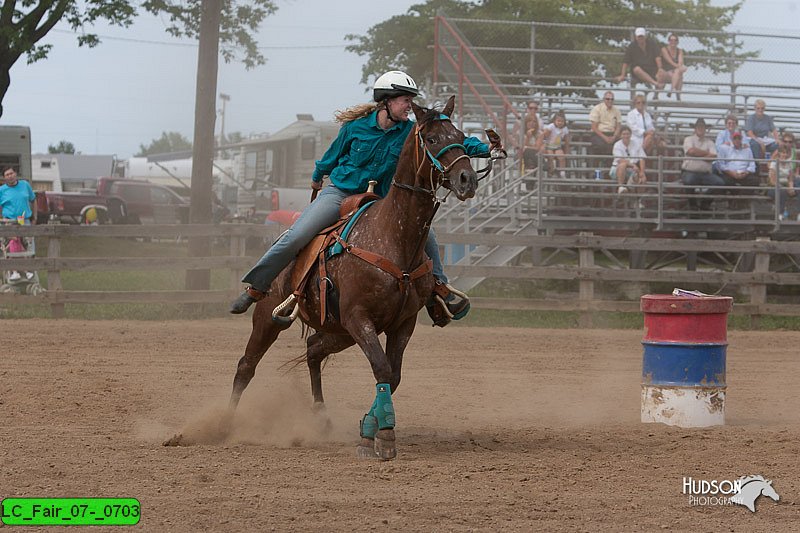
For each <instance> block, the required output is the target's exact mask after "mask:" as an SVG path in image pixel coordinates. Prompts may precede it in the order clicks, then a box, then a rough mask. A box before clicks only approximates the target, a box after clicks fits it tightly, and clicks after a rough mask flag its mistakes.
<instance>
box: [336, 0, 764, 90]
mask: <svg viewBox="0 0 800 533" xmlns="http://www.w3.org/2000/svg"><path fill="white" fill-rule="evenodd" d="M741 5H742V1H739V2H737V3H734V4H732V5H730V6H726V7H714V6H711V5H710V1H709V0H691V1H683V0H605V1H602V2H598V1H597V0H480V1H477V2H469V1H458V0H428V1H427V2H426V3H424V4H416V5H414V6H412V7H411V8H409V10H408V13H406V14H405V15H398V16H395V17H392V18H391V19H389V20H386V21H384V22H381V23H379V24H376V25H375V26H373V27H372V28H370V29H369V30H368V31H367V34H366V35H348V36H347V39H348V40H350V41H352V42H353V43H354V44H351V45H349V46H348V47H347V50H348V51H350V52H354V53H356V54H359V55H362V56H367V62H366V63H365V64H364V67H363V68H362V79H361V81H362V82H364V83H366V82H367V81H368V80H369V78H370V77H371V76H374V75H378V74H380V73H382V72H385V71H386V70H390V69H396V68H400V69H405V70H407V71H408V72H409V74H411V75H412V76H414V79H415V80H416V81H417V83H419V84H421V85H423V86H426V87H428V88H430V87H431V85H432V81H433V52H432V47H433V44H434V35H433V33H434V24H433V23H432V21H431V18H432V17H434V16H435V15H436V14H437V12H438V11H439V10H440V9H441V10H443V11H444V12H445V13H447V15H448V16H450V17H461V18H473V19H488V20H510V21H519V22H523V21H524V22H531V21H537V22H544V21H546V22H565V23H572V24H592V25H596V26H617V27H619V26H623V27H630V28H633V27H636V26H658V27H663V28H683V29H692V30H713V31H715V32H719V31H720V30H722V31H724V30H725V28H727V27H728V26H729V25H730V24H731V22H732V21H733V17H734V15H735V14H736V12H737V11H738V10H739V8H740V7H741ZM460 29H461V30H462V31H464V33H465V34H466V35H465V36H466V38H467V39H468V40H469V41H470V42H472V43H473V44H482V45H484V46H487V47H492V46H494V47H498V39H497V36H496V35H495V36H494V37H495V40H494V42H491V41H489V42H487V41H488V39H487V35H486V34H487V33H488V32H486V26H485V25H481V24H470V25H463V26H460ZM470 31H472V32H473V33H472V34H469V32H470ZM620 34H621V32H620V30H619V29H613V30H612V29H609V30H605V29H600V28H596V29H592V31H586V29H585V28H580V27H575V28H564V27H560V28H558V30H557V31H549V32H544V31H537V33H536V47H537V48H540V49H543V48H547V49H562V50H584V51H596V52H597V53H596V54H586V55H583V56H580V57H576V56H570V60H569V63H568V64H565V61H564V59H563V57H564V56H563V55H559V54H546V55H545V54H543V55H542V58H539V57H537V61H536V65H535V71H534V76H533V77H536V76H541V75H548V74H558V75H559V76H560V79H559V80H558V82H559V85H561V87H559V88H556V89H553V90H552V91H551V92H558V93H564V94H569V93H574V92H577V91H574V90H572V89H570V87H569V86H570V85H585V84H586V81H585V80H578V79H572V78H571V77H572V76H575V77H577V76H591V75H595V76H598V77H599V76H613V75H616V74H617V73H619V69H620V64H621V59H620V58H618V57H614V56H609V55H608V54H607V52H608V51H609V50H619V51H622V50H624V47H625V46H627V44H628V39H620ZM622 34H623V35H624V33H622ZM698 40H699V42H700V45H701V46H702V50H698V51H697V54H698V55H700V56H706V57H709V58H711V59H701V60H699V61H696V62H695V64H696V65H698V66H705V67H708V68H710V69H711V70H712V71H714V72H719V71H721V70H723V69H725V68H727V67H728V66H729V65H730V63H729V62H727V61H725V60H722V59H714V58H715V57H716V58H721V57H722V56H723V54H724V55H725V56H729V55H730V54H731V52H732V51H731V49H730V44H731V43H730V40H729V38H728V36H726V35H725V34H722V33H713V34H712V33H709V34H704V35H701V36H699V37H698ZM501 47H504V48H518V49H527V48H530V26H529V25H525V24H520V25H515V26H508V27H507V28H505V29H504V34H503V36H502V46H501ZM481 55H482V57H483V59H484V60H486V62H487V63H488V64H489V65H490V66H493V67H496V70H497V71H498V72H503V73H508V74H512V75H516V76H517V79H518V80H519V82H520V83H525V82H526V81H533V80H532V79H531V77H530V71H529V69H530V61H529V58H528V57H526V55H525V54H509V53H508V52H506V51H504V50H482V51H481ZM746 55H749V54H739V55H738V57H744V56H746ZM525 76H528V78H527V79H526V78H525ZM549 84H553V85H555V83H554V82H552V81H550V82H549Z"/></svg>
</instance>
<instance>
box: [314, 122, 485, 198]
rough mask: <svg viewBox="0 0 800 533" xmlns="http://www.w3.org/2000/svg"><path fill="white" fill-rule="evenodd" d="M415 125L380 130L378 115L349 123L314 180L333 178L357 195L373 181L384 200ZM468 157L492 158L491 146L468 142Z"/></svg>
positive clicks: (471, 139)
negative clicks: (490, 155)
mask: <svg viewBox="0 0 800 533" xmlns="http://www.w3.org/2000/svg"><path fill="white" fill-rule="evenodd" d="M413 128H414V122H411V121H410V120H408V121H405V122H398V123H396V124H394V125H393V126H392V127H391V128H389V129H387V130H384V129H382V128H381V127H380V126H378V112H377V111H373V112H372V113H370V114H369V115H367V116H366V117H363V118H359V119H356V120H352V121H350V122H347V123H345V124H344V125H343V126H342V128H341V129H340V130H339V135H338V136H337V137H336V139H334V141H333V143H332V144H331V145H330V147H329V148H328V150H327V151H326V152H325V154H324V155H323V156H322V159H320V160H319V161H317V162H316V165H315V168H314V173H313V174H312V176H311V179H312V180H314V181H315V182H320V181H322V179H323V177H325V176H330V180H331V183H332V184H333V185H335V186H336V187H337V188H338V189H341V190H343V191H346V192H349V193H352V194H356V193H361V192H364V191H366V190H367V185H368V183H369V180H375V181H377V182H378V185H377V186H376V187H375V192H376V193H377V194H378V195H380V196H381V197H384V196H386V195H387V194H388V193H389V187H390V186H391V184H392V177H393V176H394V173H395V170H396V169H397V161H398V159H400V152H401V151H402V149H403V144H404V143H405V142H406V137H408V135H409V133H410V132H411V130H412V129H413ZM464 147H465V148H466V149H467V154H469V155H470V156H476V157H488V156H489V146H488V145H486V144H485V143H482V142H481V141H480V140H478V139H476V138H475V137H467V138H466V139H464Z"/></svg>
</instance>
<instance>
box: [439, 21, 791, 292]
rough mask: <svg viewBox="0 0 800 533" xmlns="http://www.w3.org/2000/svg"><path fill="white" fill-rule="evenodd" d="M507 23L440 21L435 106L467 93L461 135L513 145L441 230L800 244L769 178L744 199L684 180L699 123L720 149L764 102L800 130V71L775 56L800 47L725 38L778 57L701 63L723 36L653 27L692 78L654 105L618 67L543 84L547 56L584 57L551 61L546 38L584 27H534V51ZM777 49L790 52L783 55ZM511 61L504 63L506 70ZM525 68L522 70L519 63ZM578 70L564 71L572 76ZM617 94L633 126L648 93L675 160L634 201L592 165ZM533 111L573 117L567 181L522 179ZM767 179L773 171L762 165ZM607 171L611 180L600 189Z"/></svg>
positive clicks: (495, 257) (777, 38)
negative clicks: (728, 130) (594, 139)
mask: <svg viewBox="0 0 800 533" xmlns="http://www.w3.org/2000/svg"><path fill="white" fill-rule="evenodd" d="M506 24H510V23H508V22H504V21H486V20H481V21H472V20H468V19H453V18H448V17H446V16H444V15H439V16H437V18H436V31H435V34H436V42H435V45H434V49H435V54H436V61H435V65H436V68H435V73H434V89H435V95H438V96H445V95H448V94H452V93H456V94H458V99H457V102H458V104H457V119H458V121H459V125H460V126H461V128H462V129H464V131H465V132H468V133H474V134H476V135H478V134H480V132H481V130H482V129H484V128H486V127H493V128H495V129H497V131H498V132H500V133H501V135H503V134H504V138H505V139H506V146H507V147H509V148H511V149H510V150H509V152H510V157H509V159H508V160H507V161H506V162H505V163H504V164H503V163H501V164H496V166H495V171H494V172H493V174H492V176H491V177H489V178H487V179H486V180H485V182H482V185H481V187H480V188H479V191H478V194H477V196H476V198H474V199H472V200H470V201H468V202H465V203H455V204H454V205H451V204H448V205H447V206H444V207H443V208H442V209H441V210H440V212H439V215H438V218H437V221H436V228H437V230H439V231H446V232H465V233H466V232H473V233H474V232H481V233H504V234H509V233H510V234H517V235H520V234H521V235H524V234H553V233H577V232H581V231H592V232H596V233H597V232H599V233H602V232H608V233H613V234H622V235H640V236H642V235H646V236H659V235H664V236H694V237H697V236H701V237H704V236H712V235H713V236H719V237H722V238H736V237H737V236H744V237H749V236H753V235H769V236H771V237H773V238H778V239H794V238H796V237H797V235H799V234H800V222H798V217H799V216H800V213H798V207H800V206H793V207H792V212H791V213H790V216H788V217H783V216H781V215H782V213H778V212H777V209H776V208H775V205H774V202H773V201H772V199H771V198H769V197H767V195H766V193H767V191H768V190H769V189H770V187H769V186H768V185H767V176H766V173H764V172H763V171H762V174H761V185H760V186H758V187H753V188H749V189H745V188H740V189H741V190H739V191H738V192H739V193H740V194H737V195H735V196H732V195H730V194H729V191H727V190H725V188H718V189H716V190H714V188H708V189H705V190H703V191H687V190H686V188H685V187H683V186H682V185H681V183H680V181H679V180H680V164H681V162H682V161H683V152H682V146H683V139H684V138H685V137H686V136H688V135H691V134H692V133H693V124H694V122H695V121H696V120H697V119H698V118H703V119H705V121H706V123H707V124H708V125H709V131H708V134H707V135H708V136H709V137H711V138H712V139H713V138H714V137H715V136H716V134H717V132H718V131H720V130H721V129H722V128H723V124H724V119H725V117H726V116H727V115H728V114H734V115H736V116H737V117H738V118H739V124H740V126H743V125H744V120H745V117H746V115H747V114H750V113H752V108H753V103H754V101H755V100H756V99H759V98H761V99H764V100H765V101H766V102H767V113H768V114H769V115H771V116H772V117H773V118H774V119H775V122H776V125H777V127H778V129H779V130H784V129H786V130H789V131H794V132H798V131H800V106H798V104H797V102H798V101H800V61H794V60H793V59H792V60H785V58H782V57H780V56H779V55H771V54H776V52H775V50H776V49H779V50H783V49H786V48H787V47H789V46H790V48H789V49H793V48H794V45H795V42H796V40H797V39H798V38H800V37H797V36H787V35H763V34H748V33H731V34H721V33H719V32H717V34H716V37H717V38H724V39H725V40H726V42H728V41H730V44H731V49H733V50H749V49H750V45H749V44H748V43H751V42H758V43H763V42H764V41H765V40H767V41H768V42H769V44H770V46H766V45H765V46H763V50H759V53H757V54H752V55H750V56H748V58H746V59H741V58H733V57H722V56H721V57H718V58H713V57H712V58H709V57H708V56H703V55H700V53H699V52H693V46H694V45H696V44H697V43H699V42H700V39H701V38H707V37H708V35H707V34H708V33H714V32H706V34H701V32H697V31H693V30H674V29H659V28H650V29H649V31H650V34H651V35H655V36H657V37H660V40H661V41H662V42H663V41H665V40H666V39H665V37H666V35H668V34H669V33H676V34H679V35H681V36H682V37H681V44H680V46H681V47H682V48H684V49H685V50H686V63H687V65H688V66H689V69H690V70H689V72H687V73H686V76H685V79H684V88H683V91H682V92H681V100H680V101H678V100H677V99H676V97H675V95H672V96H671V97H667V95H666V92H667V90H669V88H667V89H666V90H664V91H660V92H659V93H658V94H656V93H654V91H653V89H652V88H650V87H647V86H644V85H641V86H638V87H635V86H632V85H631V83H630V82H629V81H628V82H625V83H623V84H615V83H613V82H612V81H611V79H612V78H613V76H614V75H615V74H616V72H613V70H611V68H610V67H607V68H608V70H609V72H604V71H600V72H594V73H587V74H585V75H576V74H575V72H574V70H575V69H572V71H570V72H569V74H566V73H565V74H564V75H563V76H561V75H559V73H558V72H552V71H550V72H548V73H541V72H539V71H538V70H537V68H536V65H537V64H539V63H540V62H541V61H542V60H543V58H544V59H546V57H547V55H548V54H557V57H558V64H562V63H563V64H564V65H567V66H569V62H570V58H571V57H573V55H571V54H574V57H581V56H584V55H585V54H586V52H585V51H580V50H574V51H569V50H545V49H541V48H540V47H539V46H538V43H539V42H540V38H541V36H542V34H543V33H545V32H546V31H557V30H558V29H559V27H565V26H569V27H570V28H573V29H574V28H575V27H576V25H566V24H554V23H553V24H545V23H534V22H531V23H530V27H531V30H530V32H531V36H530V39H529V42H530V45H529V46H527V47H519V46H516V47H514V46H513V45H512V44H510V43H506V42H504V41H503V39H504V37H503V36H504V35H505V34H506V33H507V32H506V31H505V30H506V27H505V26H504V25H506ZM517 24H519V23H517ZM580 29H582V30H583V31H588V32H591V31H599V30H602V31H603V32H604V33H605V34H606V35H607V34H608V33H609V32H610V31H617V32H618V33H619V36H620V38H619V42H625V41H629V40H630V38H631V32H632V28H627V27H625V28H622V27H612V28H610V27H599V26H585V27H581V28H580ZM541 40H543V41H546V39H541ZM776 43H783V44H786V46H775V44H776ZM751 51H752V50H751ZM509 54H512V55H513V54H518V55H520V56H523V58H524V60H527V61H528V62H529V64H530V69H529V71H528V72H506V71H504V70H503V69H504V65H506V64H508V63H513V61H510V60H507V56H508V55H509ZM606 55H607V56H609V57H611V59H610V60H609V61H608V63H609V64H618V63H619V62H621V56H622V52H621V51H618V50H617V51H608V52H606ZM501 56H502V57H504V58H505V59H506V60H504V61H499V60H497V58H498V57H501ZM524 60H523V59H519V60H518V61H516V64H517V65H519V64H522V63H524ZM707 60H718V63H717V68H716V69H713V70H712V69H708V68H701V67H698V68H696V69H695V70H692V64H693V62H696V63H697V64H701V63H703V64H707V63H708V61H707ZM614 61H616V63H614ZM704 61H705V63H704ZM720 65H721V67H720ZM776 65H779V67H776ZM726 66H727V69H726V68H725V67H726ZM776 68H780V69H781V76H769V75H768V74H767V73H769V72H774V71H775V69H776ZM568 70H569V68H567V67H565V72H566V71H568ZM567 77H568V90H565V84H566V83H567V82H565V81H564V78H567ZM795 80H796V81H797V82H798V84H797V85H794V84H793V81H795ZM607 90H610V91H612V92H613V93H614V94H615V105H616V106H617V107H618V108H619V109H620V111H621V113H622V115H623V121H624V118H625V115H627V112H628V111H629V110H630V108H631V101H632V99H633V97H634V96H635V95H636V94H640V93H643V94H645V95H646V97H647V102H648V103H647V108H648V111H649V112H650V114H651V115H652V116H653V119H654V121H655V123H656V129H657V131H658V133H659V135H660V136H661V137H662V138H663V139H665V140H666V150H665V152H662V155H660V156H653V157H649V158H648V160H647V169H648V172H647V174H648V183H647V184H646V185H643V186H633V187H632V189H633V190H632V192H631V194H627V195H619V194H617V192H616V188H617V187H616V184H615V183H612V181H611V180H610V179H608V176H607V172H606V171H607V169H608V168H609V167H610V160H609V161H606V162H605V163H604V164H603V165H596V164H595V163H596V159H595V158H594V157H590V156H589V154H588V146H589V142H588V141H589V133H590V124H589V120H588V114H589V110H590V109H591V107H593V106H594V105H596V104H597V103H599V102H600V101H601V95H602V93H603V92H605V91H607ZM531 100H536V101H538V102H539V103H540V113H541V116H542V118H543V120H544V122H545V123H548V122H549V118H548V117H550V116H551V115H552V114H553V113H555V112H556V111H562V112H564V113H565V115H566V116H567V119H568V126H569V129H570V148H571V150H570V154H568V164H567V167H566V168H564V169H557V170H564V171H565V172H566V178H561V177H559V174H560V173H559V172H556V173H548V172H546V171H545V169H546V167H547V165H546V164H545V161H544V160H543V159H542V158H541V156H540V160H539V164H538V165H537V168H536V169H533V170H530V171H525V170H524V169H522V165H521V162H520V161H519V160H518V159H517V156H518V154H517V153H516V151H515V150H514V149H513V147H514V146H516V145H517V144H518V142H517V139H513V138H512V137H511V132H512V131H514V124H515V123H516V122H517V121H519V120H521V119H522V117H523V116H524V113H525V111H524V110H525V106H526V104H527V102H528V101H531ZM520 129H521V128H520ZM798 137H800V136H798ZM764 163H766V162H765V161H762V164H764ZM760 168H762V169H763V165H762V167H760ZM598 169H599V170H601V171H602V177H603V179H599V180H597V179H594V178H595V174H596V172H595V171H596V170H598ZM698 192H699V195H698V194H697V193H698ZM690 199H695V200H697V199H704V200H707V202H706V203H707V204H709V205H710V208H709V209H703V210H702V211H701V210H699V209H697V208H696V207H695V206H696V205H697V202H690ZM797 203H798V204H800V202H797ZM523 250H524V248H522V247H508V246H497V247H479V248H478V249H474V250H472V251H471V253H469V254H467V255H466V257H464V258H460V257H453V256H452V254H450V255H451V256H450V257H448V254H446V257H445V260H446V261H447V262H450V263H457V262H459V261H460V262H469V263H471V264H481V265H503V264H509V263H510V262H512V261H514V260H515V259H516V258H517V257H518V256H519V254H521V253H522V252H523ZM448 253H449V252H448ZM479 282H480V280H479V279H470V280H464V279H462V280H459V283H458V284H459V286H460V287H461V288H464V289H469V288H471V287H473V286H474V285H475V284H477V283H479Z"/></svg>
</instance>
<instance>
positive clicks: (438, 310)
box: [425, 279, 470, 328]
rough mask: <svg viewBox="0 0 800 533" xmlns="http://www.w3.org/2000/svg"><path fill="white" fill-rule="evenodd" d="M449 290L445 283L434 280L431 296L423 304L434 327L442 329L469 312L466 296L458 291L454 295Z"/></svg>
mask: <svg viewBox="0 0 800 533" xmlns="http://www.w3.org/2000/svg"><path fill="white" fill-rule="evenodd" d="M451 289H452V288H451V287H450V286H449V285H447V284H446V283H443V282H442V281H441V280H438V279H437V280H436V285H435V286H434V288H433V294H432V295H431V297H430V298H429V300H428V303H426V304H425V305H426V308H427V310H428V315H430V317H431V320H433V325H434V326H439V327H440V328H443V327H445V326H446V325H447V324H449V323H450V321H451V320H460V319H462V318H464V317H465V316H467V313H468V312H469V309H470V304H469V298H467V295H466V294H464V293H463V292H460V291H457V294H456V293H454V292H453V290H451Z"/></svg>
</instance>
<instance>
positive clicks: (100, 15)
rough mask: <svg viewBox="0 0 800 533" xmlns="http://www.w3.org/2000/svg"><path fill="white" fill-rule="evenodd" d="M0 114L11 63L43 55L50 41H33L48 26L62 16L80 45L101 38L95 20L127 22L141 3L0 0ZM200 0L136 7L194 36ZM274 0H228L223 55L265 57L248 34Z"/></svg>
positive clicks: (250, 62) (158, 0)
mask: <svg viewBox="0 0 800 533" xmlns="http://www.w3.org/2000/svg"><path fill="white" fill-rule="evenodd" d="M0 1H2V5H0V116H2V115H3V107H2V101H3V97H4V96H5V94H6V92H7V91H8V87H9V85H10V84H11V77H10V71H11V67H12V66H13V65H14V63H16V62H17V60H18V59H19V58H20V57H21V56H22V55H23V54H25V55H27V58H28V63H34V62H36V61H39V60H41V59H44V58H46V57H47V54H48V53H49V52H50V50H51V48H52V45H49V44H45V45H39V44H37V43H38V42H39V41H40V40H41V39H42V38H43V37H44V36H45V35H47V33H48V32H49V31H50V30H52V29H53V27H54V26H55V25H56V24H57V23H59V22H61V21H65V22H66V23H67V24H68V25H69V27H70V28H72V29H73V30H74V31H75V32H76V34H77V39H78V44H79V45H80V46H88V47H90V48H91V47H94V46H97V45H98V44H100V39H99V38H98V36H97V35H96V34H94V33H92V32H91V27H92V26H93V25H94V23H95V22H98V21H105V22H106V23H108V24H111V25H114V26H120V27H123V28H125V27H128V26H130V25H131V24H132V23H133V20H134V19H135V18H136V16H137V10H138V9H139V7H140V5H139V3H137V2H131V1H129V0H92V1H90V2H78V1H77V0H58V1H56V0H0ZM201 4H202V0H186V1H184V2H170V1H168V0H145V1H144V2H143V3H142V4H141V8H142V9H144V10H146V11H148V12H149V13H152V14H154V15H156V16H163V17H165V20H168V25H167V28H166V30H167V32H168V33H170V34H171V35H174V36H176V37H188V38H192V39H194V38H197V37H198V34H199V27H200V13H201ZM276 9H277V7H276V6H275V4H274V2H273V0H227V1H225V2H223V7H222V21H221V24H220V53H221V54H222V57H223V58H224V59H225V61H231V60H233V59H239V60H241V61H242V62H243V63H244V64H245V66H246V67H247V68H252V67H254V66H256V65H260V64H262V63H264V56H262V55H261V53H260V52H259V50H258V48H257V43H256V41H255V40H254V39H253V38H252V34H253V33H254V32H255V31H256V30H258V26H259V25H260V24H261V22H262V21H263V20H264V18H265V17H266V16H268V15H270V14H272V13H274V12H275V11H276Z"/></svg>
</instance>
